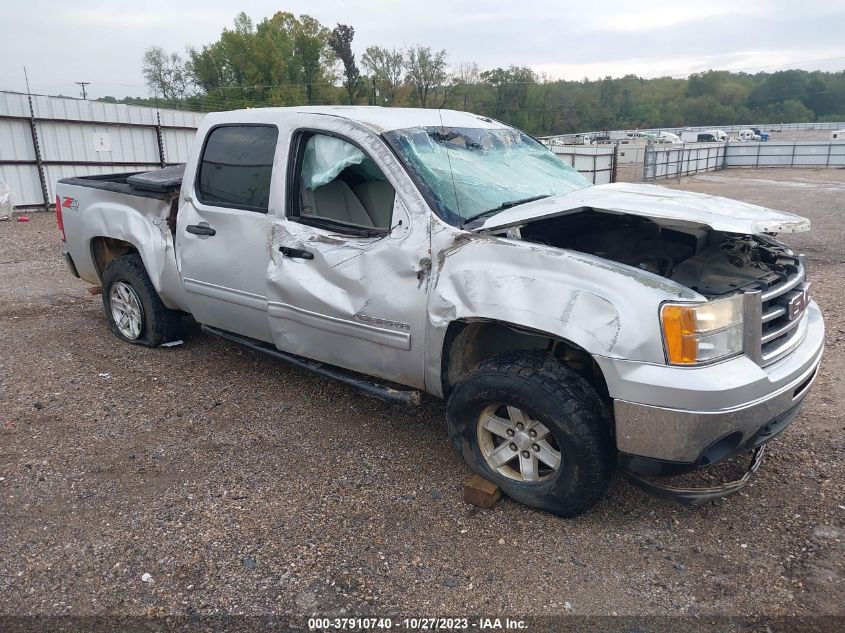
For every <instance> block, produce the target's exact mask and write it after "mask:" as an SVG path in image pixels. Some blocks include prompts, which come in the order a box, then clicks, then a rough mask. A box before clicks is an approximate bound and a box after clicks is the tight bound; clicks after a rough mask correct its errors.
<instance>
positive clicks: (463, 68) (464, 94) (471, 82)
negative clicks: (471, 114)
mask: <svg viewBox="0 0 845 633" xmlns="http://www.w3.org/2000/svg"><path fill="white" fill-rule="evenodd" d="M453 80H454V85H455V90H454V92H455V93H456V94H457V95H458V97H459V99H460V102H461V110H465V111H469V110H470V109H471V108H470V103H471V101H472V96H473V94H474V93H475V92H477V90H476V84H478V83H479V82H480V81H481V70H480V69H479V68H478V64H475V63H468V62H464V63H461V64H458V67H457V68H456V69H455V74H454V77H453Z"/></svg>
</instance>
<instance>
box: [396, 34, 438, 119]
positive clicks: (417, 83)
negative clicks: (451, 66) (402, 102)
mask: <svg viewBox="0 0 845 633" xmlns="http://www.w3.org/2000/svg"><path fill="white" fill-rule="evenodd" d="M405 73H406V74H405V79H406V81H408V83H410V84H411V85H412V86H413V87H414V90H415V91H416V94H417V98H418V99H419V101H420V105H422V107H424V108H425V107H428V98H429V96H430V95H431V94H432V92H433V91H434V90H435V89H436V88H438V87H440V86H445V85H446V79H447V73H446V51H444V50H440V51H437V52H436V53H432V52H431V48H429V47H428V46H420V45H417V46H415V47H413V48H410V49H408V55H407V57H406V59H405Z"/></svg>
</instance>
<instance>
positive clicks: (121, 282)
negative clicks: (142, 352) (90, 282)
mask: <svg viewBox="0 0 845 633" xmlns="http://www.w3.org/2000/svg"><path fill="white" fill-rule="evenodd" d="M103 307H104V308H105V311H106V316H107V317H108V320H109V327H110V328H111V330H112V332H114V333H115V335H117V337H118V338H120V339H122V340H124V341H126V342H128V343H133V344H136V345H145V346H147V347H158V346H159V345H161V344H162V343H167V342H169V341H174V340H176V339H178V338H179V335H180V330H181V323H180V321H181V319H180V315H179V313H178V312H177V311H175V310H170V309H169V308H167V306H165V305H164V304H163V303H162V301H161V299H160V298H159V296H158V293H157V292H156V291H155V288H154V287H153V283H152V281H150V277H149V275H147V270H146V268H144V262H143V260H142V259H141V256H140V255H138V254H137V253H130V254H129V255H123V256H121V257H118V258H116V259H113V260H112V261H110V262H109V263H108V264H107V265H106V269H105V271H103Z"/></svg>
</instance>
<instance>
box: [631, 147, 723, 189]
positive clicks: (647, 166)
mask: <svg viewBox="0 0 845 633" xmlns="http://www.w3.org/2000/svg"><path fill="white" fill-rule="evenodd" d="M726 148H727V144H726V143H690V144H689V145H687V144H683V145H677V144H676V145H655V144H649V145H647V146H646V149H645V154H644V156H643V180H644V181H646V182H654V181H655V180H660V179H663V178H680V177H681V176H691V175H693V174H697V173H700V172H704V171H715V170H717V169H722V167H723V166H724V162H725V150H726Z"/></svg>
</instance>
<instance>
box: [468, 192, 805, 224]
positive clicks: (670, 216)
mask: <svg viewBox="0 0 845 633" xmlns="http://www.w3.org/2000/svg"><path fill="white" fill-rule="evenodd" d="M584 209H595V210H597V211H607V212H611V213H627V214H629V215H638V216H642V217H646V218H651V219H653V220H656V221H661V220H662V221H663V222H662V223H663V224H668V225H672V224H676V225H677V224H680V225H684V224H688V225H693V226H707V227H710V228H712V229H714V230H716V231H725V232H727V233H741V234H745V235H759V234H760V233H800V232H802V231H809V230H810V221H809V220H808V219H806V218H802V217H801V216H798V215H793V214H792V213H784V212H783V211H775V210H774V209H768V208H766V207H761V206H758V205H756V204H748V203H747V202H740V201H738V200H731V199H729V198H722V197H719V196H710V195H707V194H703V193H695V192H692V191H679V190H677V189H667V188H666V187H660V186H657V185H645V184H637V183H627V182H615V183H611V184H607V185H594V186H592V187H586V188H584V189H578V190H576V191H572V192H570V193H567V194H563V195H558V196H552V197H551V198H545V199H543V200H538V201H536V202H531V203H528V204H524V205H520V206H518V207H514V208H512V209H507V210H505V211H502V212H501V213H498V214H497V215H495V216H493V217H491V218H489V219H488V220H486V221H485V222H484V224H483V225H482V226H481V227H480V228H479V229H477V230H481V231H488V230H498V229H505V228H508V227H512V226H521V225H524V224H527V223H529V222H534V221H537V220H549V219H551V218H556V217H559V216H563V215H569V214H571V213H576V212H578V211H582V210H584Z"/></svg>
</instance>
